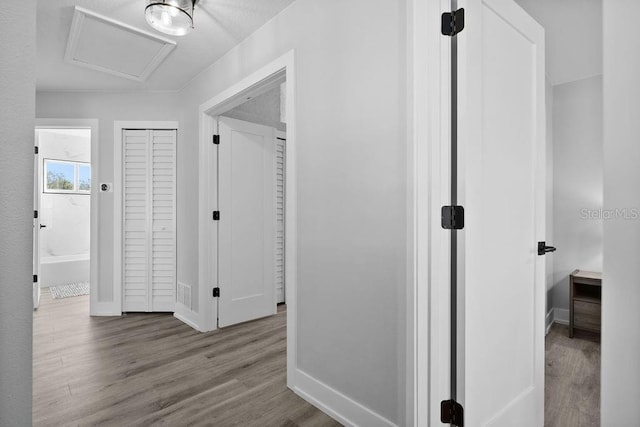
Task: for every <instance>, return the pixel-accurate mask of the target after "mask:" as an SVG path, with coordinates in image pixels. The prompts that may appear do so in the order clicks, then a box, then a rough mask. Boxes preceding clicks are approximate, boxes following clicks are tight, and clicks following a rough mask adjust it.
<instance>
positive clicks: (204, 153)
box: [198, 50, 298, 389]
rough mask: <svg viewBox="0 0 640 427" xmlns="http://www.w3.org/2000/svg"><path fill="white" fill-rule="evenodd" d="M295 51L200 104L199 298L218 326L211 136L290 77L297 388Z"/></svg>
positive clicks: (290, 380)
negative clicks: (245, 104) (218, 123)
mask: <svg viewBox="0 0 640 427" xmlns="http://www.w3.org/2000/svg"><path fill="white" fill-rule="evenodd" d="M294 66H295V55H294V51H293V50H291V51H289V52H287V53H286V54H284V55H282V56H281V57H279V58H277V59H276V60H274V61H272V62H270V63H269V64H267V65H265V66H263V67H262V68H260V69H258V70H257V71H255V72H254V73H252V74H251V75H249V76H247V77H245V78H243V79H241V80H240V81H238V82H237V83H236V84H234V85H232V86H231V87H229V88H227V89H225V90H223V91H222V92H220V93H219V94H218V95H216V96H214V97H213V98H211V99H210V100H208V101H207V102H205V103H203V104H202V105H200V108H199V123H200V144H199V158H200V164H199V183H200V185H199V189H200V191H199V205H198V206H199V212H198V227H199V230H200V233H199V239H198V248H199V258H198V265H199V267H198V269H199V271H198V284H199V286H198V297H199V307H200V308H199V314H200V321H199V325H200V327H201V328H202V330H204V331H212V330H214V329H216V324H215V319H216V318H217V306H216V304H215V300H214V299H213V298H212V297H211V287H212V286H211V284H212V283H215V281H214V277H213V275H212V271H213V268H212V262H213V261H214V259H217V257H215V256H214V255H215V248H214V247H211V246H210V242H211V241H214V240H213V239H215V236H216V233H217V227H215V226H214V225H215V224H214V223H213V221H211V220H210V215H211V211H213V210H215V206H214V204H213V201H214V200H215V199H217V195H216V194H214V192H215V191H216V188H215V185H213V184H212V179H211V167H210V165H211V161H212V158H213V156H214V150H213V149H212V146H213V144H211V135H213V134H214V126H215V116H217V115H219V114H221V113H224V112H225V111H227V110H228V109H230V108H233V107H234V106H235V105H238V104H239V103H241V102H242V100H243V99H244V98H243V97H244V96H246V95H247V94H255V93H261V92H262V91H264V90H265V89H266V88H269V87H272V86H273V85H275V84H279V82H281V81H282V79H283V77H284V78H286V89H287V99H286V109H287V152H286V165H285V175H286V180H287V188H286V196H285V205H286V206H285V240H286V243H285V260H286V264H285V283H286V286H287V386H288V387H289V388H292V389H293V388H294V387H295V381H294V380H295V371H296V369H297V366H298V364H297V354H296V350H297V312H296V310H297V292H296V291H297V265H298V262H297V255H298V246H297V239H298V237H297V236H298V232H297V230H298V226H297V203H298V201H297V188H296V186H297V179H296V176H297V174H296V159H297V156H296V117H295V111H296V110H295V99H296V92H295V70H294Z"/></svg>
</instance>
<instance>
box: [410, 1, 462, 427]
mask: <svg viewBox="0 0 640 427" xmlns="http://www.w3.org/2000/svg"><path fill="white" fill-rule="evenodd" d="M410 11H411V15H410V17H409V18H408V20H409V24H410V28H411V30H410V40H409V56H410V58H412V61H411V62H410V63H409V83H408V86H409V88H410V90H409V111H410V114H409V128H408V129H409V131H410V132H411V134H410V135H411V138H410V143H411V146H410V147H409V148H410V150H413V153H412V154H413V159H412V161H411V163H410V164H412V165H413V168H414V173H413V180H412V181H413V183H414V184H413V185H414V189H413V194H412V196H413V199H414V200H415V204H414V206H413V213H414V219H413V227H414V228H415V233H414V235H413V236H410V238H411V240H410V241H413V245H414V246H413V248H414V251H415V256H414V265H415V275H414V283H413V287H412V291H413V305H412V307H413V310H414V313H413V318H412V319H409V322H410V325H409V326H410V328H409V329H410V332H411V333H412V336H411V338H412V339H413V343H414V347H413V348H412V349H408V350H410V352H409V353H408V354H409V355H410V356H413V361H412V364H408V367H409V368H410V369H407V375H408V376H409V375H410V374H411V372H412V370H413V372H414V373H415V376H414V378H415V379H410V378H407V383H408V384H410V383H411V381H413V382H414V383H413V388H412V389H411V390H410V391H412V392H413V395H412V396H411V398H408V399H407V406H408V407H407V419H408V420H409V419H410V418H409V417H413V420H414V423H413V425H416V426H421V427H422V426H436V425H441V424H442V423H441V421H440V402H441V401H442V400H445V399H448V398H449V395H450V377H449V370H450V347H449V337H450V322H449V319H450V293H449V291H450V289H449V288H450V271H449V264H450V236H449V233H448V231H447V230H443V229H442V228H441V224H440V221H441V218H440V207H441V206H444V205H447V204H449V195H450V181H449V177H450V174H451V168H450V154H451V153H450V146H449V141H450V120H451V116H450V108H451V107H450V98H449V90H450V85H451V82H450V73H451V61H450V51H451V49H450V43H451V40H450V38H449V37H445V36H443V35H442V34H441V33H440V19H441V14H442V13H443V12H450V11H451V0H438V1H428V0H411V2H410ZM425 23H427V25H425ZM410 181H411V179H410ZM411 327H412V328H411ZM411 329H412V330H411ZM408 362H410V361H408Z"/></svg>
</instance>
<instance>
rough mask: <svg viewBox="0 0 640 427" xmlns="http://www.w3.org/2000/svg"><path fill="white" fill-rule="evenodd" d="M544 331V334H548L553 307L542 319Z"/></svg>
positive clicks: (551, 323) (551, 322) (551, 321)
mask: <svg viewBox="0 0 640 427" xmlns="http://www.w3.org/2000/svg"><path fill="white" fill-rule="evenodd" d="M544 324H545V331H544V335H545V336H547V335H549V331H550V330H551V325H553V308H552V309H551V310H549V311H548V312H547V316H546V317H545V319H544Z"/></svg>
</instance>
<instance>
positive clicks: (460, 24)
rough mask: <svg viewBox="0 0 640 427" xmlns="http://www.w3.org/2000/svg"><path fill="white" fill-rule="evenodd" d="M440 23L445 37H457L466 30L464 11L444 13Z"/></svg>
mask: <svg viewBox="0 0 640 427" xmlns="http://www.w3.org/2000/svg"><path fill="white" fill-rule="evenodd" d="M440 23H441V30H440V31H441V32H442V35H443V36H449V37H453V36H455V35H456V34H458V33H459V32H460V31H462V30H463V29H464V9H458V10H454V11H453V12H445V13H443V14H442V20H441V22H440Z"/></svg>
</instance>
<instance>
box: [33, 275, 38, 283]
mask: <svg viewBox="0 0 640 427" xmlns="http://www.w3.org/2000/svg"><path fill="white" fill-rule="evenodd" d="M33 283H38V275H37V274H34V275H33Z"/></svg>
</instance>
